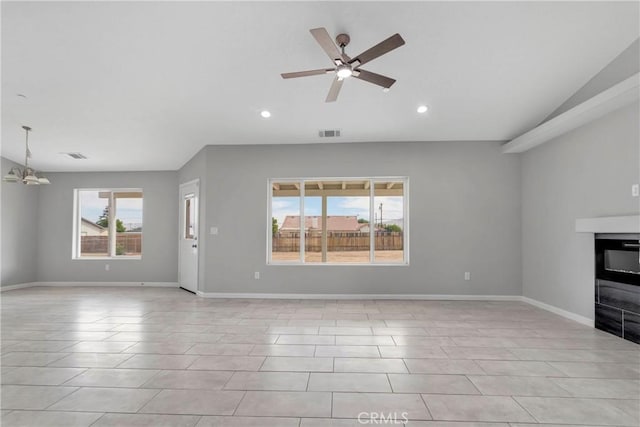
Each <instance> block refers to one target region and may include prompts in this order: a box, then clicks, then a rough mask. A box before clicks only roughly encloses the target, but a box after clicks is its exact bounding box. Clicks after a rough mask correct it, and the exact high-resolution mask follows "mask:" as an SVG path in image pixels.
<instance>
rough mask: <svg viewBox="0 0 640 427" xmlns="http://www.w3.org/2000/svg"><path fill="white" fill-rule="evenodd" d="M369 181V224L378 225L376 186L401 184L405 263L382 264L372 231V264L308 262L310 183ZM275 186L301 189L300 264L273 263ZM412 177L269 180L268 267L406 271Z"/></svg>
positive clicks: (296, 262)
mask: <svg viewBox="0 0 640 427" xmlns="http://www.w3.org/2000/svg"><path fill="white" fill-rule="evenodd" d="M367 180H368V181H370V184H369V224H375V220H374V217H375V209H374V205H375V184H376V183H377V182H389V181H395V182H402V184H403V187H402V207H403V219H402V222H403V227H402V231H403V260H402V262H393V263H392V262H383V261H376V260H375V233H373V232H371V231H369V239H370V240H369V262H359V263H355V262H313V263H310V262H305V261H304V255H305V232H304V226H305V221H304V220H303V219H304V216H305V213H304V198H305V194H304V190H305V184H306V183H307V182H314V181H367ZM274 183H280V184H282V183H290V184H292V183H298V184H299V186H300V195H299V198H300V208H299V209H300V218H301V219H300V221H299V222H300V251H299V255H300V256H299V258H298V260H297V261H274V260H273V259H272V249H273V232H272V225H273V223H272V221H273V220H272V218H273V216H272V201H273V200H272V199H273V193H272V191H273V184H274ZM409 247H410V245H409V177H408V176H369V177H335V176H334V177H305V178H269V179H267V257H266V264H267V265H268V266H363V267H371V266H382V267H407V266H409V259H410V258H409Z"/></svg>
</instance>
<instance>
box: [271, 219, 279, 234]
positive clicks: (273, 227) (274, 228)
mask: <svg viewBox="0 0 640 427" xmlns="http://www.w3.org/2000/svg"><path fill="white" fill-rule="evenodd" d="M271 232H272V233H273V235H274V236H275V235H276V234H278V220H277V219H276V218H271Z"/></svg>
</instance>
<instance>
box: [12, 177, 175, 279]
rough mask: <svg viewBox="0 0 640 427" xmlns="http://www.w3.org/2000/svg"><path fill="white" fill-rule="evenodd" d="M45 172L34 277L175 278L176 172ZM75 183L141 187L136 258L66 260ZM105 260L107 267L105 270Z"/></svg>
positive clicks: (102, 186) (86, 186)
mask: <svg viewBox="0 0 640 427" xmlns="http://www.w3.org/2000/svg"><path fill="white" fill-rule="evenodd" d="M47 176H48V177H49V179H50V180H51V182H52V184H51V185H49V186H47V187H46V188H42V189H41V190H40V200H39V202H40V209H39V217H38V224H39V229H40V230H41V231H44V230H46V232H41V233H39V239H38V243H39V253H40V256H39V257H38V270H37V271H38V272H37V277H38V281H40V282H61V281H71V282H78V281H89V282H138V281H140V282H177V277H178V273H177V271H178V261H177V260H178V249H177V248H178V238H177V232H176V230H177V225H178V190H177V188H178V174H177V172H103V173H100V172H98V173H82V172H69V173H51V174H48V175H47ZM75 188H142V190H143V192H144V201H143V222H144V224H143V248H142V251H143V254H142V259H141V260H124V259H120V260H117V259H115V260H108V261H105V260H72V258H71V256H72V252H71V247H72V226H73V190H74V189H75ZM3 221H4V217H3ZM3 231H4V227H3ZM107 263H108V264H109V265H110V271H105V264H107ZM3 270H4V266H3Z"/></svg>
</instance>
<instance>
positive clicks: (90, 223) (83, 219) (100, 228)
mask: <svg viewBox="0 0 640 427" xmlns="http://www.w3.org/2000/svg"><path fill="white" fill-rule="evenodd" d="M82 223H83V224H84V225H86V226H89V227H92V228H95V229H96V230H99V231H102V230H105V228H104V227H102V226H100V225H98V224H96V223H95V222H93V221H89V220H88V219H86V218H82Z"/></svg>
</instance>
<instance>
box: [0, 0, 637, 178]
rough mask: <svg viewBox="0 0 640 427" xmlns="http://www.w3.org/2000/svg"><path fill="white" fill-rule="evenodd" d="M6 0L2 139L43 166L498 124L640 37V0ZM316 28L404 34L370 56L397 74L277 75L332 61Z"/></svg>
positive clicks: (425, 137) (461, 136)
mask: <svg viewBox="0 0 640 427" xmlns="http://www.w3.org/2000/svg"><path fill="white" fill-rule="evenodd" d="M1 7H2V107H3V108H2V155H3V156H4V157H7V158H10V159H12V160H16V161H20V162H21V161H22V160H23V155H24V134H23V133H22V129H21V128H20V126H21V125H23V124H28V125H30V126H31V127H33V133H32V135H31V139H30V141H31V148H32V151H33V154H34V157H33V164H34V165H35V166H36V167H37V168H39V169H42V170H47V171H60V170H175V169H177V168H179V167H180V166H182V165H183V164H184V163H185V162H186V161H187V160H189V158H191V157H192V156H193V155H194V154H195V153H196V152H197V151H198V150H199V149H200V148H201V147H202V146H204V145H208V144H288V143H314V142H325V141H331V142H360V141H432V140H508V139H510V138H513V137H515V136H517V135H519V134H520V133H522V132H524V131H526V130H529V129H530V128H532V127H533V126H535V125H537V124H538V123H539V122H540V121H542V120H543V119H544V118H545V117H546V116H547V115H548V114H549V113H551V112H552V111H553V110H554V109H555V108H556V107H558V106H559V105H560V104H562V102H563V101H564V100H566V99H567V98H568V97H569V96H571V95H572V94H573V93H574V92H575V91H576V90H578V89H579V88H580V87H581V86H582V85H583V84H585V83H586V82H587V81H588V80H589V79H590V78H591V77H593V76H594V75H595V74H596V73H597V72H598V71H600V70H601V69H602V68H603V67H605V66H606V65H607V64H608V63H609V62H610V61H611V60H613V59H614V58H615V57H616V56H617V55H618V54H620V52H622V51H623V50H624V49H625V48H626V47H627V46H628V45H629V44H631V43H632V42H633V41H634V40H635V39H636V38H637V37H638V36H639V34H638V32H639V30H638V12H639V10H638V3H637V2H619V3H614V2H529V3H524V2H486V3H485V2H184V3H183V2H42V3H38V2H2V6H1ZM315 27H326V28H327V30H328V31H329V33H330V34H331V36H335V35H337V34H338V33H342V32H344V33H348V34H349V35H350V36H351V43H350V44H349V46H348V47H347V53H348V54H350V55H352V56H354V55H355V54H358V53H360V52H361V51H363V50H365V49H367V48H369V47H371V46H372V45H374V44H376V43H378V42H379V41H381V40H383V39H385V38H386V37H388V36H390V35H392V34H394V33H396V32H397V33H400V34H401V35H402V37H403V38H404V39H405V41H406V45H405V46H402V47H400V48H398V49H396V50H394V51H393V52H391V53H389V54H387V55H385V56H383V57H381V58H379V59H376V60H374V61H372V62H370V63H369V64H367V65H366V67H365V68H366V69H367V70H370V71H374V72H376V73H380V74H384V75H388V76H390V77H392V78H395V79H397V83H396V84H395V85H394V86H393V87H392V88H391V90H390V91H389V92H388V93H383V92H382V91H381V90H380V88H379V87H377V86H374V85H371V84H367V83H364V82H362V81H357V80H354V79H349V80H347V81H346V82H345V84H344V86H343V88H342V92H341V94H340V97H339V98H338V101H337V102H335V103H325V102H324V99H325V97H326V94H327V91H328V89H329V86H330V84H331V79H332V77H331V76H329V75H321V76H313V77H306V78H300V79H292V80H283V79H282V78H281V77H280V73H282V72H289V71H299V70H307V69H315V68H323V67H328V66H330V65H331V64H330V63H329V60H328V58H327V57H326V55H325V54H324V52H323V51H322V50H321V49H320V47H319V46H318V45H317V43H316V42H315V40H314V39H313V38H312V37H311V35H310V34H309V29H311V28H315ZM18 94H22V95H25V96H26V98H25V97H22V96H17V95H18ZM423 104H424V105H427V106H428V107H429V111H428V112H427V113H426V114H418V113H416V108H417V106H418V105H423ZM265 109H266V110H269V111H270V112H271V114H272V116H271V117H270V118H269V119H264V118H262V117H261V116H260V112H261V111H262V110H265ZM320 129H340V130H341V137H339V138H335V139H321V138H319V137H318V130H320ZM62 152H81V153H82V154H84V155H86V156H87V157H88V159H86V160H73V159H70V158H66V157H64V156H62V155H61V154H60V153H62Z"/></svg>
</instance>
